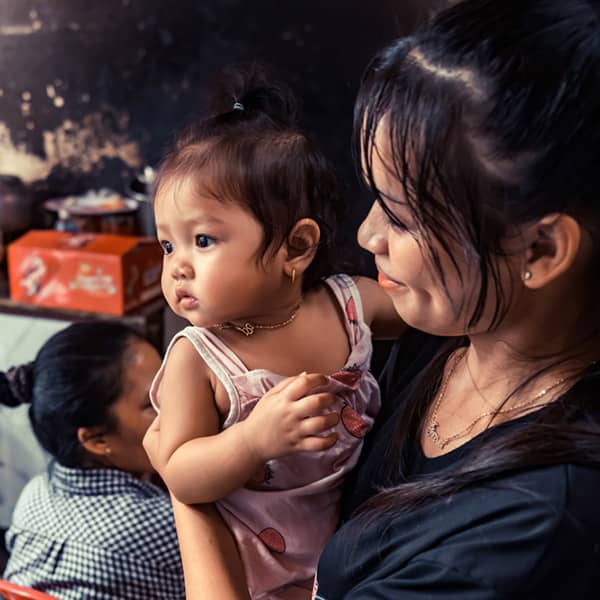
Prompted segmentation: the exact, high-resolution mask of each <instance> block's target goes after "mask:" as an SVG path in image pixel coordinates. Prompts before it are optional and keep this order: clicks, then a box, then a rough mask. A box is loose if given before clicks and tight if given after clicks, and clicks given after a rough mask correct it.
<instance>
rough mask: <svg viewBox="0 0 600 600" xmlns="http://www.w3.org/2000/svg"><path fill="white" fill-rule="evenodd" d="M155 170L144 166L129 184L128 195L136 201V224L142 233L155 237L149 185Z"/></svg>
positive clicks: (150, 185)
mask: <svg viewBox="0 0 600 600" xmlns="http://www.w3.org/2000/svg"><path fill="white" fill-rule="evenodd" d="M154 176H155V172H154V169H153V168H152V167H145V168H144V170H143V171H142V172H141V173H139V174H138V175H137V176H136V177H135V179H134V180H133V181H132V182H131V183H130V184H129V190H128V195H129V197H131V198H133V199H135V200H137V201H138V226H139V229H140V232H141V234H142V235H146V236H150V237H155V236H156V224H155V223H154V209H153V207H152V198H151V187H152V182H153V181H154Z"/></svg>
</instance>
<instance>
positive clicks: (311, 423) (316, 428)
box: [300, 412, 340, 437]
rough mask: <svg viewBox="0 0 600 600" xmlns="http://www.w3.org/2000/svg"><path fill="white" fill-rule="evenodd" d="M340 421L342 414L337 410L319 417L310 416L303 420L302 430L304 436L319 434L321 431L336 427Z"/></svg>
mask: <svg viewBox="0 0 600 600" xmlns="http://www.w3.org/2000/svg"><path fill="white" fill-rule="evenodd" d="M339 421H340V415H339V414H338V413H335V412H332V413H328V414H326V415H319V416H317V417H309V418H307V419H304V420H303V421H302V423H301V424H300V430H301V432H302V436H303V437H309V436H312V435H318V434H319V433H323V432H324V431H327V430H328V429H331V428H332V427H335V426H336V425H337V424H338V423H339Z"/></svg>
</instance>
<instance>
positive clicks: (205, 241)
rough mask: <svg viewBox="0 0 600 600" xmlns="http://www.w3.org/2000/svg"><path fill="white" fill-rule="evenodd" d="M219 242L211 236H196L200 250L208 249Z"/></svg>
mask: <svg viewBox="0 0 600 600" xmlns="http://www.w3.org/2000/svg"><path fill="white" fill-rule="evenodd" d="M216 241H217V240H216V239H215V238H214V237H211V236H210V235H204V234H203V233H201V234H199V235H197V236H196V246H198V248H208V247H209V246H212V245H213V244H214V243H215V242H216Z"/></svg>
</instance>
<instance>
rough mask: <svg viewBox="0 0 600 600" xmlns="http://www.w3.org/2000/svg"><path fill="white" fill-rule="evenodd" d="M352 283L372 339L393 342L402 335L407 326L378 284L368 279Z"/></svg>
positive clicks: (360, 278) (357, 278)
mask: <svg viewBox="0 0 600 600" xmlns="http://www.w3.org/2000/svg"><path fill="white" fill-rule="evenodd" d="M354 281H355V283H356V286H357V287H358V291H359V292H360V297H361V300H362V305H363V313H364V318H365V322H366V323H367V324H368V325H369V327H370V328H371V333H372V334H373V338H375V339H380V340H393V339H396V338H397V337H399V336H400V335H401V334H402V333H404V332H405V331H406V329H407V327H408V326H407V325H406V323H405V322H404V321H403V320H402V319H401V318H400V316H399V315H398V313H397V312H396V309H395V308H394V304H393V302H392V299H391V298H390V297H389V295H388V294H386V293H385V292H384V291H383V289H382V288H381V287H380V286H379V284H378V283H377V282H376V281H374V280H373V279H369V278H368V277H355V278H354Z"/></svg>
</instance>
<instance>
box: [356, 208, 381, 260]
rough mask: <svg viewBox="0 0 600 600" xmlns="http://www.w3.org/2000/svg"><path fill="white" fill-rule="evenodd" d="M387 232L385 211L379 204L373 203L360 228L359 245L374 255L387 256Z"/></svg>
mask: <svg viewBox="0 0 600 600" xmlns="http://www.w3.org/2000/svg"><path fill="white" fill-rule="evenodd" d="M386 232H387V227H386V223H385V215H384V214H383V209H382V208H381V206H379V203H378V202H373V206H371V210H370V211H369V214H368V215H367V216H366V217H365V220H364V221H363V222H362V223H361V225H360V227H359V228H358V235H357V238H358V243H359V244H360V246H361V247H363V248H364V249H365V250H367V251H369V252H371V253H372V254H386V253H387V250H388V247H387V237H386Z"/></svg>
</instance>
